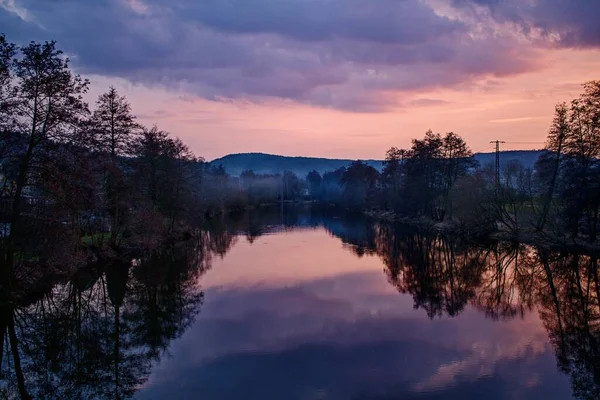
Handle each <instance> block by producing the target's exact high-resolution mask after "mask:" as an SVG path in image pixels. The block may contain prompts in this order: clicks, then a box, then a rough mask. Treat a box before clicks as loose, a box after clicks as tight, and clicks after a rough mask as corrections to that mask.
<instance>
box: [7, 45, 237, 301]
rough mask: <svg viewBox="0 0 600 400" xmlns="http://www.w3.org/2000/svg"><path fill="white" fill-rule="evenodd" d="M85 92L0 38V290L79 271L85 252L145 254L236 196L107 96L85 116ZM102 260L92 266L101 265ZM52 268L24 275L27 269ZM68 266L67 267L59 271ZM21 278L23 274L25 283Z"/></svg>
mask: <svg viewBox="0 0 600 400" xmlns="http://www.w3.org/2000/svg"><path fill="white" fill-rule="evenodd" d="M89 86H90V83H89V81H88V80H86V79H84V78H82V77H81V76H79V75H77V74H75V73H74V72H73V71H72V70H71V68H70V63H69V59H68V58H67V57H65V55H64V54H63V53H62V51H60V50H58V49H57V47H56V44H55V42H45V43H35V42H31V43H30V44H28V45H25V46H22V47H18V46H16V45H14V44H12V43H10V42H9V41H7V40H6V38H5V37H4V36H3V35H0V271H1V273H2V274H1V276H2V279H1V287H2V289H3V290H6V292H10V291H11V287H12V283H13V282H14V281H23V279H25V277H26V279H29V280H36V279H37V280H38V281H39V280H40V279H39V278H40V277H39V276H38V277H37V278H36V277H35V276H32V272H31V271H32V270H33V271H36V272H35V273H34V274H33V275H35V274H41V273H42V272H40V271H54V272H56V271H58V270H61V271H60V272H64V269H68V268H73V267H74V266H77V265H81V264H86V263H87V262H88V261H89V258H90V257H92V258H93V257H97V256H98V254H97V253H98V252H96V254H90V248H94V249H103V250H102V251H104V252H105V254H104V255H106V256H110V254H108V253H106V252H107V251H108V252H113V253H114V252H119V251H122V250H123V249H134V250H135V249H138V250H144V249H153V248H156V247H157V246H160V245H161V243H162V242H163V241H164V240H166V239H169V238H173V237H177V236H181V235H182V234H183V233H185V232H186V231H187V230H189V228H190V227H192V226H194V224H195V223H196V222H197V220H198V218H202V217H203V216H204V215H206V214H214V213H218V212H222V211H223V210H225V209H234V208H235V207H240V206H243V203H244V202H243V201H240V200H239V197H240V188H239V187H238V186H237V185H234V182H232V181H231V179H229V177H227V176H226V174H225V173H224V171H222V169H219V168H210V167H209V165H208V164H207V163H205V162H204V161H203V160H202V159H201V158H198V157H196V156H194V155H193V154H192V152H191V151H190V150H189V148H188V147H187V146H186V145H185V144H184V143H183V142H182V141H181V140H179V139H178V138H175V137H173V136H171V135H170V134H169V133H168V132H165V131H163V130H161V129H159V128H158V127H157V126H152V127H146V126H143V125H142V124H140V123H139V122H138V121H137V120H136V117H135V115H134V114H133V113H132V110H131V107H130V105H129V103H128V101H127V99H126V98H125V97H124V96H122V95H121V94H119V93H118V92H117V90H116V89H115V88H112V87H111V88H110V89H109V90H108V91H107V92H106V93H104V94H102V95H100V96H99V97H98V99H97V100H96V102H95V104H94V105H93V106H92V107H90V106H89V105H88V104H87V103H86V102H85V101H84V96H85V95H86V93H87V92H88V89H89ZM101 256H102V255H101ZM32 265H34V266H36V267H39V266H46V267H52V268H46V269H43V268H42V269H40V268H35V269H32V268H27V267H28V266H32ZM67 266H68V267H67ZM26 271H27V272H26Z"/></svg>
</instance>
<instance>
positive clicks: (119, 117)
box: [91, 86, 140, 160]
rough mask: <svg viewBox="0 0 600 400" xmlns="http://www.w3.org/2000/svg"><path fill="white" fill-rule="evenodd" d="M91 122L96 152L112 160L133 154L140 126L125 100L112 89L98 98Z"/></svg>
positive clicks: (93, 144)
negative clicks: (106, 155) (108, 156)
mask: <svg viewBox="0 0 600 400" xmlns="http://www.w3.org/2000/svg"><path fill="white" fill-rule="evenodd" d="M91 122H92V127H91V132H92V133H93V138H92V146H93V147H94V148H95V149H96V150H97V151H100V152H103V153H106V154H110V156H111V158H112V159H113V160H114V159H116V158H117V157H119V156H128V155H131V154H132V153H133V143H134V140H135V137H136V134H138V133H139V129H140V126H139V125H138V124H137V123H136V122H135V116H134V115H133V114H132V113H131V106H130V105H129V103H128V102H127V99H126V98H125V96H121V95H119V93H118V92H117V90H116V89H115V88H114V87H112V86H111V87H110V88H109V90H108V92H106V93H104V94H101V95H100V96H99V97H98V100H97V101H96V109H95V110H94V113H93V116H92V121H91Z"/></svg>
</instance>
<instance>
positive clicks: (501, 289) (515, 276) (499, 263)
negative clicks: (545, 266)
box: [474, 242, 536, 320]
mask: <svg viewBox="0 0 600 400" xmlns="http://www.w3.org/2000/svg"><path fill="white" fill-rule="evenodd" d="M484 258H485V259H484V261H483V262H484V263H485V268H484V270H483V271H482V279H481V285H480V286H479V288H478V289H477V296H476V297H475V299H474V305H475V306H476V307H477V308H479V309H481V310H483V311H484V312H485V314H486V315H487V316H488V317H490V318H492V319H494V320H497V319H511V318H514V317H516V316H519V317H523V316H524V315H525V313H526V312H527V311H531V309H532V308H533V296H532V289H533V279H532V274H531V272H532V267H534V266H535V264H536V258H535V256H534V255H533V254H532V252H531V251H530V248H529V247H528V246H525V245H523V244H520V243H515V242H510V243H497V244H496V245H494V246H492V248H491V249H490V251H489V252H487V253H486V254H485V255H484Z"/></svg>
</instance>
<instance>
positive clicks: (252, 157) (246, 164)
mask: <svg viewBox="0 0 600 400" xmlns="http://www.w3.org/2000/svg"><path fill="white" fill-rule="evenodd" d="M540 154H541V151H537V150H523V151H503V152H502V153H501V154H500V161H501V163H503V164H504V163H506V162H508V161H510V160H519V161H521V162H522V163H523V165H525V166H526V167H533V165H534V164H535V162H536V160H537V159H538V157H539V155H540ZM474 157H475V159H476V160H477V161H479V164H480V165H481V166H483V165H485V164H489V163H494V162H495V159H496V158H495V157H496V154H495V153H477V154H475V156H474ZM352 161H354V160H349V159H337V158H317V157H289V156H279V155H274V154H264V153H241V154H229V155H226V156H225V157H221V158H217V159H216V160H213V161H211V162H210V164H211V165H214V166H218V165H222V166H223V167H224V168H225V170H226V171H227V173H228V174H230V175H233V176H238V175H240V174H241V173H242V172H243V171H245V170H252V171H254V172H255V173H257V174H277V173H281V172H283V171H292V172H294V173H295V174H296V175H298V176H305V175H306V174H308V173H309V172H310V171H312V170H316V171H318V172H319V173H320V174H323V173H325V172H328V171H333V170H336V169H338V168H340V167H347V166H348V165H350V163H351V162H352ZM363 161H364V162H365V163H367V164H369V165H371V166H372V167H374V168H376V169H377V170H379V171H381V169H382V168H383V161H381V160H363Z"/></svg>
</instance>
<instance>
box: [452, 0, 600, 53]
mask: <svg viewBox="0 0 600 400" xmlns="http://www.w3.org/2000/svg"><path fill="white" fill-rule="evenodd" d="M451 2H452V4H453V5H454V6H456V7H457V8H459V9H467V10H469V11H471V12H474V13H477V12H481V11H484V12H485V13H487V15H488V16H489V17H491V19H493V20H495V21H496V22H500V23H511V24H515V25H517V26H519V27H520V28H521V29H522V31H523V33H525V34H526V35H528V36H530V37H536V36H539V37H541V38H542V39H543V40H545V41H548V42H550V43H552V44H556V45H559V46H562V47H569V48H598V47H600V24H599V23H598V15H600V2H598V1H595V0H579V1H573V0H527V1H523V0H452V1H451Z"/></svg>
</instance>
